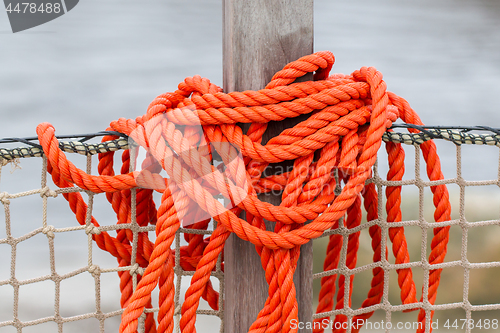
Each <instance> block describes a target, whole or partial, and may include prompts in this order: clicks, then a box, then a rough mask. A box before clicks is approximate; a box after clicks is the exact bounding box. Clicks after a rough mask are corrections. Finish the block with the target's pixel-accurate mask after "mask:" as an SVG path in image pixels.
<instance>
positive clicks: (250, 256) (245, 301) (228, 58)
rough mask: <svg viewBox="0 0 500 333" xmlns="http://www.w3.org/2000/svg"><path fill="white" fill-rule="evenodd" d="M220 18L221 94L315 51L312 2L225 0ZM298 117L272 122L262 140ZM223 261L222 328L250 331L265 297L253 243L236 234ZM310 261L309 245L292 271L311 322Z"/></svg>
mask: <svg viewBox="0 0 500 333" xmlns="http://www.w3.org/2000/svg"><path fill="white" fill-rule="evenodd" d="M223 20H224V23H223V32H224V36H223V49H224V51H223V59H224V91H225V92H231V91H244V90H258V89H262V88H264V87H265V85H266V84H267V83H268V82H269V81H271V78H272V76H273V75H274V73H276V72H277V71H279V70H280V69H282V68H283V66H284V65H286V64H287V63H288V62H290V61H293V60H296V59H298V58H300V57H301V56H304V55H307V54H311V53H312V52H313V0H274V1H268V0H223ZM304 79H306V80H310V79H312V76H307V77H306V78H304ZM301 120H304V118H301V119H290V120H289V119H287V120H285V121H281V122H272V123H270V124H269V127H268V129H267V132H266V134H265V136H264V138H263V143H265V142H267V141H268V140H269V139H270V138H271V137H274V136H276V135H278V134H279V133H280V132H281V131H283V130H284V129H285V128H288V127H291V126H293V125H295V124H296V123H297V122H298V121H301ZM244 128H248V126H246V127H244ZM287 165H288V166H291V164H290V163H288V164H286V163H285V166H287ZM259 198H260V199H261V200H263V201H264V200H265V201H267V202H271V203H272V204H274V205H279V203H280V201H281V197H280V196H272V195H261V196H260V197H259ZM266 224H267V228H268V230H273V229H274V224H270V223H269V222H267V223H266ZM224 261H225V264H224V267H225V279H224V280H225V306H224V311H225V313H224V327H225V332H226V333H242V332H248V329H249V328H250V326H251V324H252V323H253V322H254V321H255V319H256V318H257V315H258V313H259V311H260V310H261V309H262V307H263V306H264V303H265V300H266V298H267V295H268V285H267V283H266V280H265V277H264V269H263V268H262V266H261V263H260V258H259V256H258V255H257V252H256V251H255V246H254V245H253V244H251V243H250V242H246V241H242V240H241V239H240V238H238V237H237V236H236V235H234V234H233V235H231V237H230V238H229V239H228V241H227V242H226V246H225V250H224ZM312 262H313V260H312V244H311V243H308V244H306V245H303V246H302V247H301V255H300V259H299V262H298V266H297V270H296V272H295V275H294V282H295V287H296V290H297V301H298V305H299V320H300V321H302V322H307V321H311V320H312ZM299 332H301V333H305V332H311V331H310V330H299Z"/></svg>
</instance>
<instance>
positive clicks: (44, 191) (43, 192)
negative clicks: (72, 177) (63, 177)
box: [40, 186, 57, 198]
mask: <svg viewBox="0 0 500 333" xmlns="http://www.w3.org/2000/svg"><path fill="white" fill-rule="evenodd" d="M40 196H41V197H42V198H43V197H52V198H55V197H57V192H56V191H54V190H51V189H50V188H49V187H48V186H45V187H44V188H42V189H41V190H40Z"/></svg>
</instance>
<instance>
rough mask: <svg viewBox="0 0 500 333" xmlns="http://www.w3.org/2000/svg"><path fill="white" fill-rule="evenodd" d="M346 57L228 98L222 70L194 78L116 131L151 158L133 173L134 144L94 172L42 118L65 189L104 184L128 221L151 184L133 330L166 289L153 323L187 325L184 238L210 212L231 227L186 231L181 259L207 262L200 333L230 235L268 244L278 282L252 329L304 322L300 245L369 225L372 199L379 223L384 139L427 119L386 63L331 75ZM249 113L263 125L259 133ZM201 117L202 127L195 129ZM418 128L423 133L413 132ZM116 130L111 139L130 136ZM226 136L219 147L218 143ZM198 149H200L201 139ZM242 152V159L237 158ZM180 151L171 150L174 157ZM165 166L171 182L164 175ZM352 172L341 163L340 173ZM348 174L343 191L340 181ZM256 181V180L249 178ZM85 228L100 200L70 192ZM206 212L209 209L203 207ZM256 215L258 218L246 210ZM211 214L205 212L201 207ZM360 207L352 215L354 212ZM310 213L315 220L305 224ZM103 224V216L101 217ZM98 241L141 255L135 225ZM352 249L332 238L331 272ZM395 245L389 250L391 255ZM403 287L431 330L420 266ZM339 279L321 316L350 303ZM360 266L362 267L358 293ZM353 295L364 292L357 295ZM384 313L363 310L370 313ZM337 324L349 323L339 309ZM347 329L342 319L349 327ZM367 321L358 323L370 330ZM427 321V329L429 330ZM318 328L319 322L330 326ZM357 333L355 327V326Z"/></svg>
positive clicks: (129, 304) (390, 206)
mask: <svg viewBox="0 0 500 333" xmlns="http://www.w3.org/2000/svg"><path fill="white" fill-rule="evenodd" d="M333 63H334V56H333V54H332V53H331V52H328V51H324V52H317V53H314V54H312V55H308V56H305V57H302V58H300V59H298V60H296V61H294V62H291V63H289V64H288V65H286V66H285V67H284V68H283V70H281V71H279V72H278V73H276V74H275V75H274V77H273V79H272V81H271V82H270V83H269V84H268V85H267V86H266V88H265V89H262V90H259V91H244V92H232V93H228V94H225V93H223V92H222V90H221V88H220V87H218V86H216V85H215V84H213V83H211V82H210V81H209V80H208V79H205V78H201V77H199V76H195V77H190V78H186V79H185V80H184V82H181V83H180V84H179V87H178V90H176V91H175V92H172V93H166V94H163V95H160V96H158V97H157V98H156V99H155V100H154V101H153V102H152V103H151V104H150V105H149V107H148V110H147V112H146V114H145V115H143V116H141V117H138V118H136V119H135V120H134V119H123V118H120V119H118V120H116V121H113V122H112V123H111V124H110V127H109V128H108V129H107V130H110V131H116V132H120V133H123V134H126V135H128V136H129V137H133V138H134V140H135V142H137V143H138V144H139V145H140V146H141V147H143V148H144V149H146V150H147V152H148V155H147V158H146V161H145V162H144V163H143V170H142V171H141V172H138V171H133V172H130V171H129V170H130V164H131V163H132V162H133V158H131V156H130V154H129V153H124V154H123V155H122V162H123V164H122V167H121V174H119V175H115V172H114V170H113V154H114V152H106V153H102V154H99V167H98V171H99V175H89V174H87V173H86V172H84V171H83V170H80V169H78V168H77V167H75V166H74V165H73V164H72V163H71V162H70V161H68V159H67V158H66V156H65V154H64V152H63V151H62V150H60V148H59V143H58V140H57V139H56V138H55V129H54V127H52V126H51V125H50V124H48V123H42V124H40V125H39V126H38V127H37V134H38V137H39V141H40V144H41V146H42V147H43V151H44V153H45V155H46V156H47V159H48V170H49V172H50V173H51V175H52V179H53V181H54V183H55V184H56V185H57V186H59V187H72V186H79V187H81V188H83V189H85V190H88V191H92V192H94V193H101V192H106V197H107V200H108V201H109V202H110V203H111V205H112V207H113V209H114V211H115V212H116V214H117V220H118V222H117V223H119V224H126V223H130V221H131V213H132V210H131V200H132V196H131V189H133V188H137V187H139V189H137V195H136V199H135V200H136V204H137V223H138V224H139V225H140V226H146V225H148V224H156V239H155V240H154V242H153V241H152V240H150V239H149V238H148V235H147V233H145V232H140V233H139V235H138V239H137V251H136V258H135V262H136V263H137V264H138V265H139V266H140V267H142V268H144V270H143V271H141V272H142V273H143V274H142V275H139V279H138V285H137V288H136V289H135V290H133V288H132V278H131V274H130V271H122V272H120V273H119V274H120V279H121V283H120V289H121V292H122V299H121V306H122V307H123V308H124V312H123V314H122V323H121V326H120V332H135V331H136V330H137V325H138V318H139V317H140V315H141V314H142V313H143V311H144V309H145V308H151V307H152V304H151V292H152V290H153V289H154V288H156V286H157V285H159V288H160V299H159V303H160V304H159V307H160V311H159V313H158V318H157V321H158V323H155V318H154V316H153V314H152V313H148V314H147V315H146V322H145V326H146V331H147V332H172V331H173V329H174V320H173V316H174V312H175V310H176V309H175V308H174V294H175V286H174V256H175V250H174V249H172V248H171V246H172V243H173V241H174V237H175V234H176V232H177V231H178V229H179V228H180V226H181V223H185V222H186V221H196V222H195V223H194V224H192V225H190V226H188V227H189V228H196V229H206V228H207V227H208V225H209V222H210V218H213V219H214V220H215V221H216V222H217V227H216V229H215V230H214V232H213V233H212V235H210V236H209V237H206V238H204V237H203V235H199V234H185V236H184V237H185V240H186V241H187V243H188V245H187V246H183V247H181V248H179V249H178V250H179V251H180V258H181V263H180V264H181V267H182V268H183V269H184V270H191V271H194V275H193V277H192V279H191V285H190V287H189V288H188V290H187V291H186V295H185V301H184V303H183V305H182V309H181V312H182V318H181V321H180V326H181V331H182V332H196V329H195V321H196V310H197V308H198V305H199V301H200V298H201V297H203V298H204V299H205V300H207V301H208V303H209V304H210V306H211V307H212V308H213V309H217V308H218V304H219V303H218V298H219V295H218V293H217V292H216V291H214V289H213V288H212V285H211V283H210V274H211V272H212V271H213V270H214V268H215V265H216V262H217V260H218V258H219V256H220V255H223V250H224V242H225V241H226V239H227V238H228V237H229V235H230V233H235V234H236V235H237V236H238V237H240V238H242V239H244V240H247V241H249V242H251V243H253V244H254V245H255V248H256V251H257V252H258V254H259V255H260V256H261V261H262V266H263V269H264V270H265V271H266V279H267V282H268V284H269V291H268V292H269V296H268V299H267V301H266V303H265V305H264V307H263V308H262V310H261V312H260V313H259V315H258V318H256V321H255V322H254V324H253V325H252V327H251V328H250V332H297V328H295V327H294V325H292V324H291V323H292V321H293V320H297V312H298V311H297V301H296V298H295V287H294V285H293V273H294V271H295V267H296V264H297V260H298V257H299V255H300V246H301V245H302V244H305V243H307V242H309V241H311V240H312V239H314V238H317V237H318V236H320V235H322V234H323V232H325V231H326V230H329V229H336V228H339V227H343V228H348V229H351V228H354V227H356V226H358V225H359V224H360V223H361V215H362V206H363V205H364V207H365V210H366V212H367V219H368V220H375V219H378V218H379V216H378V213H377V203H378V200H379V199H378V195H377V192H376V190H375V186H374V184H367V185H365V184H366V181H367V180H368V179H369V178H370V177H371V175H372V167H373V165H374V163H375V161H376V158H377V152H378V150H379V148H380V147H381V144H382V136H383V134H384V133H385V132H386V131H387V129H388V128H389V127H390V126H391V125H392V124H393V123H394V122H395V121H396V120H397V119H398V118H399V119H401V120H402V121H404V122H406V123H408V124H415V125H422V122H421V120H420V118H419V117H418V115H417V114H416V113H415V112H414V111H413V110H412V109H411V107H410V106H409V104H408V102H407V101H406V100H404V99H403V98H401V97H399V96H396V95H395V94H393V93H390V92H388V91H387V90H386V84H385V82H384V81H383V80H382V74H381V73H380V72H378V71H377V70H376V69H375V68H373V67H363V68H361V69H359V70H356V71H354V72H353V73H352V74H351V75H343V74H334V75H331V76H329V72H330V70H331V68H332V66H333ZM310 72H314V73H315V74H314V81H308V82H299V83H295V82H294V81H295V79H297V78H299V77H301V76H303V75H304V74H306V73H310ZM301 114H308V115H309V118H308V119H307V120H305V121H302V122H301V123H299V124H297V125H296V126H294V127H293V128H289V129H286V130H284V131H283V132H282V133H281V134H280V135H279V136H277V137H274V138H272V139H271V140H270V141H269V142H267V143H265V144H262V135H263V133H264V132H265V131H266V127H267V123H268V122H269V121H276V120H283V119H285V118H292V117H297V116H299V115H301ZM238 123H251V126H250V128H249V130H248V131H247V133H243V132H242V129H241V128H240V127H239V126H237V124H238ZM196 126H201V127H202V129H203V131H202V133H199V132H197V131H196V130H194V128H195V127H196ZM409 131H410V132H413V133H416V132H418V130H416V129H409ZM116 138H117V137H116V136H113V135H108V136H105V137H103V142H105V141H110V140H114V139H116ZM220 143H227V145H225V146H224V147H226V148H220V149H219V148H217V147H216V148H215V150H217V153H218V154H219V155H220V156H221V158H222V160H224V161H226V160H231V161H233V162H232V163H229V164H228V166H227V168H226V169H225V170H223V169H221V168H218V167H217V166H216V165H215V164H214V162H213V161H214V153H215V151H214V148H213V147H214V145H215V146H217V144H219V146H220ZM211 145H212V146H211ZM193 147H194V148H193ZM420 147H421V149H422V152H423V156H424V159H425V161H426V163H427V174H428V176H429V179H430V180H431V181H433V180H440V179H443V174H442V172H441V167H440V162H439V158H438V156H437V152H436V146H435V144H434V142H433V141H432V140H431V141H426V142H424V143H423V144H421V146H420ZM386 149H387V152H388V156H389V161H388V162H389V165H390V170H389V172H388V175H387V179H388V180H391V181H396V180H401V179H402V177H403V174H404V150H403V148H402V147H401V144H399V143H391V142H389V143H386ZM235 154H241V156H242V158H241V159H240V158H234V156H236V155H235ZM166 157H168V158H166ZM285 160H293V161H294V162H293V169H292V170H291V171H286V172H285V171H284V172H283V173H281V174H278V175H271V176H263V173H264V171H265V169H266V168H267V167H268V165H269V164H271V163H278V162H282V161H285ZM161 170H165V171H166V173H167V175H168V178H163V177H162V176H160V174H159V173H160V171H161ZM337 171H338V172H337ZM336 174H338V177H336V176H335V175H336ZM338 182H343V183H344V185H343V187H342V191H341V193H336V192H335V188H336V187H337V185H340V184H339V183H338ZM247 184H248V185H249V186H246V185H247ZM154 190H156V191H159V192H161V193H162V198H161V204H160V205H159V207H156V206H155V202H154V201H153V191H154ZM431 190H432V192H433V196H434V205H435V207H436V211H435V214H434V217H435V220H436V221H438V222H440V221H446V220H450V211H451V208H450V203H449V197H448V191H447V189H446V186H445V185H437V186H432V187H431ZM269 191H282V198H283V201H282V203H281V205H280V206H273V205H271V204H269V203H266V202H262V201H260V200H259V199H258V198H257V194H258V193H265V192H269ZM218 193H220V194H222V196H223V197H224V198H225V199H226V200H228V201H230V202H231V203H232V205H231V204H228V206H227V207H224V205H223V204H222V203H221V202H219V200H218V199H217V198H216V197H214V195H215V194H218ZM63 195H64V197H65V198H66V200H68V202H69V205H70V207H71V209H72V211H73V212H74V213H75V214H76V217H77V220H78V222H79V223H80V224H85V220H86V216H85V214H86V211H87V206H86V204H85V202H84V201H83V199H82V197H81V195H80V194H79V193H64V194H63ZM386 196H387V205H386V209H387V221H388V222H399V221H401V219H402V216H401V208H400V204H401V187H400V186H392V187H387V189H386ZM200 211H201V212H203V214H200V213H199V212H200ZM242 211H245V212H246V220H243V219H241V218H240V217H239V215H240V213H241V212H242ZM195 214H199V216H194V215H195ZM346 214H347V217H346V218H345V219H343V217H344V216H345V215H346ZM264 219H266V220H268V221H273V222H276V225H275V229H274V231H271V230H265V225H264ZM307 221H310V223H307V224H306V223H305V222H307ZM91 222H92V224H93V225H95V226H99V224H98V222H97V221H96V220H95V219H94V218H93V217H92V219H91ZM448 232H449V227H443V228H435V229H434V237H433V240H432V244H431V248H432V251H431V254H430V257H429V263H430V264H431V265H433V264H438V263H441V262H443V260H444V256H445V254H446V247H447V242H448V238H449V236H448ZM370 235H371V237H372V248H373V250H374V256H373V261H374V262H378V261H380V260H381V248H380V242H381V241H380V240H381V237H385V236H384V235H382V234H381V228H380V227H379V226H377V225H374V226H372V227H370ZM389 237H390V240H391V242H392V245H393V246H392V250H393V253H394V256H395V258H396V264H403V263H408V262H410V258H409V254H408V250H407V243H406V239H405V234H404V229H403V227H394V228H389ZM93 239H94V240H95V241H96V243H97V245H98V246H99V247H100V248H101V249H103V250H106V251H108V252H110V253H111V254H112V255H113V256H114V257H116V258H117V260H118V263H119V265H120V266H129V265H131V263H132V246H133V245H132V244H133V233H132V231H131V230H127V229H121V230H120V231H119V232H118V233H117V236H116V237H112V236H111V235H109V234H108V233H107V232H101V233H99V234H93ZM358 247H359V232H356V233H352V234H350V236H349V239H348V246H347V248H348V252H347V256H346V266H347V267H349V268H354V267H355V266H356V258H357V250H358ZM341 248H342V237H341V236H340V235H332V236H330V242H329V244H328V248H327V256H326V261H325V264H324V268H325V270H331V269H335V268H337V266H338V264H339V260H340V251H341ZM386 253H387V252H386ZM397 273H398V283H399V286H400V288H401V300H402V302H403V304H413V303H416V304H415V308H412V309H410V311H411V310H416V309H420V313H419V321H420V322H423V323H424V325H423V327H424V328H425V312H424V310H423V309H421V306H422V303H420V302H423V301H422V300H420V302H419V301H418V300H417V299H416V286H415V283H414V281H413V278H412V271H411V268H405V269H400V270H398V272H397ZM440 273H441V270H439V269H436V270H431V271H430V277H429V286H428V287H429V288H428V295H427V296H428V297H427V298H428V299H427V300H426V301H425V302H427V301H428V302H429V303H431V304H433V303H434V301H435V299H436V293H437V287H438V285H439V280H440ZM335 278H336V277H335V275H333V276H327V277H324V278H322V280H321V291H320V296H319V297H320V299H319V305H318V308H317V313H322V312H327V311H330V310H332V309H333V308H334V307H335V309H342V308H343V307H344V297H346V295H344V287H343V286H344V284H345V283H347V282H346V281H345V279H344V277H341V279H340V280H339V284H340V286H339V293H338V295H337V299H336V300H334V299H333V297H334V295H335V280H336V279H335ZM353 278H354V276H350V279H349V283H350V287H351V288H350V289H349V290H350V291H352V283H353ZM383 281H384V270H383V269H382V268H381V267H376V268H374V269H373V279H372V282H371V289H370V291H369V293H368V296H367V298H366V300H365V301H364V302H363V305H362V307H369V306H371V305H374V304H378V303H380V300H381V299H382V294H383ZM348 298H349V300H348V301H349V304H350V298H351V295H348ZM372 314H373V312H371V313H365V314H363V315H359V316H355V317H354V318H353V322H356V319H357V318H361V319H367V318H369V317H370V316H371V315H372ZM316 321H321V319H317V320H316ZM335 321H336V322H345V321H347V317H346V316H345V315H337V316H336V318H335ZM336 327H337V326H336ZM360 328H361V327H354V331H356V332H357V331H359V329H360ZM424 328H422V329H421V331H423V330H424ZM322 331H323V330H322V329H315V330H314V332H322ZM344 331H345V330H344Z"/></svg>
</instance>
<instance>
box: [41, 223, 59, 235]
mask: <svg viewBox="0 0 500 333" xmlns="http://www.w3.org/2000/svg"><path fill="white" fill-rule="evenodd" d="M54 230H56V228H55V227H54V226H53V225H48V226H46V227H44V228H43V229H42V233H44V234H45V235H47V237H49V238H54V237H55V234H54Z"/></svg>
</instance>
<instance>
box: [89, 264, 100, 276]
mask: <svg viewBox="0 0 500 333" xmlns="http://www.w3.org/2000/svg"><path fill="white" fill-rule="evenodd" d="M87 271H88V272H89V273H90V274H92V276H94V277H96V276H98V275H99V274H101V268H100V267H99V266H97V265H90V266H89V268H88V269H87Z"/></svg>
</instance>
